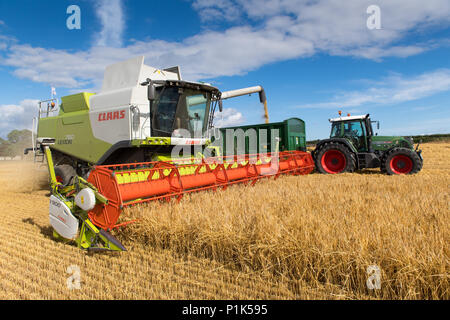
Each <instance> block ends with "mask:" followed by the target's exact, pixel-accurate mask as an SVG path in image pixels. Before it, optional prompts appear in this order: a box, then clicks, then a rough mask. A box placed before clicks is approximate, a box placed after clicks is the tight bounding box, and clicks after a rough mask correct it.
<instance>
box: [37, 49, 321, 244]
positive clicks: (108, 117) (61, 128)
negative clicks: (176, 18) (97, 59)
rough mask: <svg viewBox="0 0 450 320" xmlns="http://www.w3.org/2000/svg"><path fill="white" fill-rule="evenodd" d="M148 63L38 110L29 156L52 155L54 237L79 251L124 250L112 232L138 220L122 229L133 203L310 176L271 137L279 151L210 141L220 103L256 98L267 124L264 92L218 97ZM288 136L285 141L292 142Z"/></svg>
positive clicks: (111, 72)
mask: <svg viewBox="0 0 450 320" xmlns="http://www.w3.org/2000/svg"><path fill="white" fill-rule="evenodd" d="M143 62H144V57H138V58H134V59H131V60H128V61H125V62H120V63H117V64H115V65H112V66H109V67H107V68H106V71H105V76H104V80H103V86H102V90H101V92H100V93H99V94H91V93H80V94H76V95H72V96H68V97H63V98H62V103H61V105H60V106H59V109H58V108H57V103H55V101H51V102H50V101H49V102H48V103H49V104H48V107H47V109H46V110H43V108H42V103H41V104H40V106H39V117H38V119H37V120H38V121H36V123H37V137H36V141H33V143H35V145H34V146H33V148H32V150H33V151H34V153H35V159H38V158H39V157H41V158H44V157H45V158H46V159H47V163H48V169H49V173H50V180H51V190H52V196H51V198H50V210H49V211H50V223H51V225H52V226H53V228H54V235H55V237H58V238H62V239H66V240H73V241H75V242H76V243H77V245H78V246H79V247H80V248H83V249H88V250H113V251H123V250H125V248H124V247H123V245H122V244H120V242H119V241H118V240H117V239H116V238H114V237H113V236H112V235H111V234H110V233H109V232H108V231H110V230H112V229H115V228H119V227H121V226H123V225H126V224H128V223H131V222H134V221H125V222H122V223H119V218H120V215H121V213H122V211H123V209H124V208H125V207H127V206H131V205H136V204H140V203H143V202H148V201H152V200H163V199H164V200H169V199H171V198H177V199H180V198H181V197H182V196H183V195H184V194H186V193H191V192H195V191H201V190H207V189H212V190H216V189H217V188H220V187H222V188H226V187H227V186H228V185H231V184H236V183H255V182H256V181H257V180H259V179H261V178H264V177H278V176H279V175H281V174H296V175H297V174H308V173H310V172H312V171H313V170H314V163H313V159H312V157H311V155H310V154H309V153H307V152H304V151H301V150H300V148H299V147H298V145H295V144H285V143H282V145H283V148H282V150H283V151H281V152H279V146H280V144H279V139H278V140H273V139H272V141H271V145H272V146H273V145H276V147H275V150H273V149H274V148H273V147H272V150H268V149H267V145H269V144H266V147H265V148H263V149H264V150H263V149H257V151H256V152H250V151H249V150H246V152H244V153H241V154H236V155H227V156H223V153H224V147H223V146H222V145H221V144H220V143H222V142H220V141H221V140H220V139H219V142H217V141H216V145H214V143H213V142H212V140H213V139H212V135H211V131H210V130H209V129H212V128H213V119H214V113H215V110H216V108H217V107H219V110H220V111H222V100H223V99H228V98H232V97H237V96H240V95H243V94H250V93H259V95H260V100H261V102H262V103H263V104H264V107H265V111H266V122H268V115H267V103H266V99H265V93H264V89H263V88H262V87H260V86H258V87H251V88H246V89H239V90H235V91H229V92H225V93H223V97H224V98H223V99H222V92H220V91H219V90H218V89H217V88H215V87H213V86H211V85H209V84H205V83H198V82H188V81H184V80H182V79H181V74H180V70H179V68H178V67H174V68H170V69H165V70H158V69H155V68H153V67H149V66H146V65H144V63H143ZM298 120H299V119H298ZM295 121H296V120H295V119H289V120H287V122H286V127H288V125H287V124H288V123H294V122H295ZM300 121H301V120H300ZM291 127H293V126H292V125H291ZM303 130H304V126H303ZM303 133H304V131H303ZM286 134H287V135H286ZM286 134H285V135H282V137H281V140H283V139H289V138H288V137H292V136H293V134H292V132H290V133H286ZM299 138H300V137H297V142H298V141H299V140H298V139H299ZM273 141H276V143H274V142H273ZM282 142H283V141H282ZM217 143H219V144H218V145H217ZM285 145H288V146H290V147H287V148H285V147H284V146H285ZM269 149H270V148H269ZM206 151H207V152H206ZM270 151H272V152H270ZM204 154H211V155H212V156H209V157H205V156H204Z"/></svg>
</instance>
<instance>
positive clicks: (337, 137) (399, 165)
mask: <svg viewBox="0 0 450 320" xmlns="http://www.w3.org/2000/svg"><path fill="white" fill-rule="evenodd" d="M339 115H340V116H339V118H335V119H330V120H329V121H330V122H331V134H330V138H329V139H325V140H321V141H320V142H319V143H318V144H317V145H316V148H315V150H314V151H313V152H312V156H313V158H314V161H315V164H316V169H317V170H318V171H319V172H320V173H325V174H336V173H343V172H353V171H355V170H361V169H365V168H380V169H381V172H383V173H386V174H389V175H392V174H414V173H417V172H419V171H420V170H421V169H422V165H423V158H422V155H421V153H422V151H421V150H419V145H417V147H416V149H414V141H413V139H412V138H410V137H392V136H378V135H377V134H374V133H373V129H372V123H373V122H376V123H377V128H378V129H379V126H380V123H379V122H378V121H371V120H370V117H369V114H367V115H361V116H350V115H348V116H347V117H342V116H341V112H339Z"/></svg>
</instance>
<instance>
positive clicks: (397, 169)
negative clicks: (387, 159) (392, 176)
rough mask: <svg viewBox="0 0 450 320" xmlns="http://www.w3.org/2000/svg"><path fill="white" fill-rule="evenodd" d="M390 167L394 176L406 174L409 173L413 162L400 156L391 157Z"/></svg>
mask: <svg viewBox="0 0 450 320" xmlns="http://www.w3.org/2000/svg"><path fill="white" fill-rule="evenodd" d="M390 166H391V170H392V171H393V172H394V173H396V174H407V173H410V172H411V170H412V168H413V162H412V160H411V158H410V157H408V156H405V155H402V154H400V155H397V156H394V157H392V159H391V163H390Z"/></svg>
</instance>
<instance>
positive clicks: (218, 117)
mask: <svg viewBox="0 0 450 320" xmlns="http://www.w3.org/2000/svg"><path fill="white" fill-rule="evenodd" d="M244 121H245V119H244V116H243V115H242V113H240V112H239V111H237V110H236V109H233V108H224V109H223V111H222V112H216V114H215V118H214V127H216V128H224V127H232V126H238V125H240V124H242V123H244Z"/></svg>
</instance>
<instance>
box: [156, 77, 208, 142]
mask: <svg viewBox="0 0 450 320" xmlns="http://www.w3.org/2000/svg"><path fill="white" fill-rule="evenodd" d="M210 104H211V94H210V93H209V92H206V91H201V90H194V89H187V88H181V87H176V86H173V87H169V86H168V87H162V88H158V89H157V99H156V100H155V102H154V105H153V107H152V119H153V122H152V123H153V125H152V127H153V129H152V136H160V137H170V136H172V134H173V133H174V131H175V130H177V129H185V130H187V131H189V133H190V134H191V137H202V134H203V132H204V131H205V130H206V127H207V121H206V119H208V116H209V108H210Z"/></svg>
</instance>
